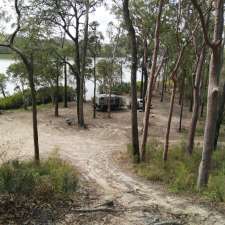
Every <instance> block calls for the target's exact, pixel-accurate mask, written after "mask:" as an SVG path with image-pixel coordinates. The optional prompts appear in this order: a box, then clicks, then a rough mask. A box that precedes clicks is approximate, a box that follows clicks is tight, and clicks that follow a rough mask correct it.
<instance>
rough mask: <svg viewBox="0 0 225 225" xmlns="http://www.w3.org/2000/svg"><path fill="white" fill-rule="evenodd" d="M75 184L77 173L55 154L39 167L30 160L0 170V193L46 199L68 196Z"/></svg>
mask: <svg viewBox="0 0 225 225" xmlns="http://www.w3.org/2000/svg"><path fill="white" fill-rule="evenodd" d="M77 184H78V175H77V172H76V171H75V169H74V168H73V167H72V166H71V165H69V164H68V163H67V162H65V161H63V160H61V159H59V157H58V156H57V154H56V156H51V157H49V158H48V159H47V160H45V161H43V162H41V163H40V165H36V164H35V163H34V162H33V161H25V162H19V161H10V162H7V163H4V164H3V165H2V166H1V167H0V192H1V193H8V194H25V195H35V196H37V197H49V196H54V195H56V194H63V195H64V194H70V193H72V192H74V191H75V190H76V188H77Z"/></svg>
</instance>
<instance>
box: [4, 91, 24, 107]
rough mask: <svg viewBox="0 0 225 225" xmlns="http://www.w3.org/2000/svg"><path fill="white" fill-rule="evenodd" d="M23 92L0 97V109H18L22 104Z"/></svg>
mask: <svg viewBox="0 0 225 225" xmlns="http://www.w3.org/2000/svg"><path fill="white" fill-rule="evenodd" d="M23 102H24V101H23V94H22V92H18V93H16V94H13V95H11V96H8V97H6V98H0V109H3V110H7V109H18V108H20V107H22V106H23V105H24V103H23Z"/></svg>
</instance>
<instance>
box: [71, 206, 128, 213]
mask: <svg viewBox="0 0 225 225" xmlns="http://www.w3.org/2000/svg"><path fill="white" fill-rule="evenodd" d="M122 211H124V210H123V209H120V210H117V209H113V208H105V207H104V208H95V209H91V208H90V209H73V210H71V212H74V213H94V212H108V213H116V212H122Z"/></svg>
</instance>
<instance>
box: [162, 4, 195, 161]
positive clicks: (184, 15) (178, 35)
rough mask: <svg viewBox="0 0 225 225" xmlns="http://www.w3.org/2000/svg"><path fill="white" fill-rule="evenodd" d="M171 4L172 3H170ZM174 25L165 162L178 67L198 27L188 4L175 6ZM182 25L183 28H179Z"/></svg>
mask: <svg viewBox="0 0 225 225" xmlns="http://www.w3.org/2000/svg"><path fill="white" fill-rule="evenodd" d="M172 4H173V3H172ZM175 7H176V9H175V10H176V23H175V44H176V45H177V51H176V54H177V56H176V58H175V62H174V64H173V67H172V71H171V74H170V79H171V81H172V83H173V88H172V94H171V98H170V108H169V115H168V122H167V128H166V135H165V143H164V152H163V159H164V161H167V159H168V150H169V139H170V130H171V122H172V116H173V109H174V102H175V96H176V89H177V83H178V79H179V76H180V74H181V73H180V65H181V62H182V60H183V56H184V52H185V49H186V47H187V45H188V44H189V43H190V41H191V40H192V37H193V34H194V33H195V32H196V30H197V27H198V21H196V20H193V13H191V10H190V3H189V2H186V1H179V2H178V3H177V4H176V5H175ZM181 23H183V26H181Z"/></svg>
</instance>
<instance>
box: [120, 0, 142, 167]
mask: <svg viewBox="0 0 225 225" xmlns="http://www.w3.org/2000/svg"><path fill="white" fill-rule="evenodd" d="M123 16H124V21H125V24H126V27H127V30H128V35H129V38H130V43H131V54H132V66H131V98H132V103H131V132H132V133H131V135H132V136H131V137H132V151H133V158H134V161H135V162H137V163H138V162H140V152H139V139H138V121H137V84H136V79H137V78H136V76H137V63H138V60H137V40H136V34H135V30H134V27H133V24H132V20H131V18H130V11H129V0H124V1H123Z"/></svg>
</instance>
